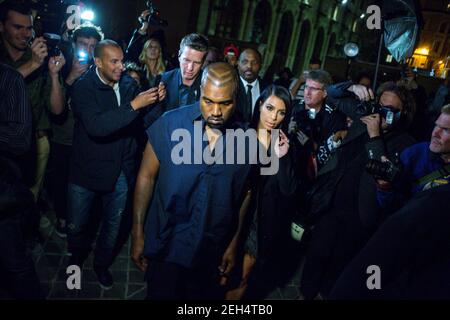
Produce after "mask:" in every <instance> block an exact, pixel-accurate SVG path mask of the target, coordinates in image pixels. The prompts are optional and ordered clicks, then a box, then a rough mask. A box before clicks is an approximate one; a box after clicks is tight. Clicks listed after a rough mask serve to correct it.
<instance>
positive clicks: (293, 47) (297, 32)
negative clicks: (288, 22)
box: [286, 8, 303, 69]
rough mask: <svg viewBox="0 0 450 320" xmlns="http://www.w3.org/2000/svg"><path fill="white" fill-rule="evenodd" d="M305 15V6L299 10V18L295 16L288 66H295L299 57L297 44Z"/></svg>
mask: <svg viewBox="0 0 450 320" xmlns="http://www.w3.org/2000/svg"><path fill="white" fill-rule="evenodd" d="M302 17H303V8H302V9H300V10H299V11H298V12H297V18H295V17H294V27H293V30H292V36H291V43H290V45H289V51H288V58H287V61H286V67H289V68H291V69H292V68H293V67H294V62H295V59H296V58H297V57H296V55H297V46H298V43H299V40H300V39H299V37H300V31H301V25H302Z"/></svg>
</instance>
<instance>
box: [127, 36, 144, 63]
mask: <svg viewBox="0 0 450 320" xmlns="http://www.w3.org/2000/svg"><path fill="white" fill-rule="evenodd" d="M145 40H146V37H145V36H143V35H142V34H140V33H139V30H138V29H136V30H134V32H133V36H132V37H131V40H130V43H128V47H127V50H126V51H125V60H126V61H133V62H135V63H137V64H140V62H139V55H140V54H141V51H142V48H143V47H144V43H145Z"/></svg>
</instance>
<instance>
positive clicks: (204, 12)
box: [197, 0, 213, 34]
mask: <svg viewBox="0 0 450 320" xmlns="http://www.w3.org/2000/svg"><path fill="white" fill-rule="evenodd" d="M209 5H210V0H201V3H200V8H199V12H198V19H197V32H199V33H204V34H206V33H207V31H208V30H206V28H207V26H208V18H211V17H210V16H209V10H212V9H213V8H210V7H209ZM211 5H212V4H211Z"/></svg>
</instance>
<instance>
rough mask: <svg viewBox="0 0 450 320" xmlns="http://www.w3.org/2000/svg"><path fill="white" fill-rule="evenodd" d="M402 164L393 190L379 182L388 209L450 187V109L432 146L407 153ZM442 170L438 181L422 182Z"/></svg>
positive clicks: (445, 109) (440, 120)
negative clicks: (411, 197) (425, 191)
mask: <svg viewBox="0 0 450 320" xmlns="http://www.w3.org/2000/svg"><path fill="white" fill-rule="evenodd" d="M400 161H401V163H402V166H403V172H402V174H401V176H400V178H399V180H398V181H394V183H393V184H392V186H391V185H390V184H389V183H388V182H386V181H383V180H380V179H379V180H377V186H378V194H377V197H378V202H379V203H380V205H381V206H382V207H384V208H389V209H397V208H398V207H400V206H401V205H403V203H404V202H405V200H407V199H408V198H409V197H410V196H411V194H415V193H417V192H419V191H423V190H427V189H431V188H434V187H438V186H441V185H445V184H449V182H450V172H449V170H446V169H445V168H444V167H445V166H446V165H447V164H449V163H450V105H446V106H444V107H442V110H441V114H440V116H439V118H438V119H437V120H436V123H435V127H434V130H433V133H432V135H431V141H430V143H426V142H422V143H418V144H415V145H413V146H411V147H409V148H407V149H405V150H404V151H403V152H402V154H401V156H400ZM439 169H441V170H444V171H443V174H441V175H440V176H438V177H437V178H436V179H431V180H430V181H424V180H421V178H423V177H425V176H427V175H428V174H430V173H432V172H435V171H437V170H439ZM445 172H446V173H445Z"/></svg>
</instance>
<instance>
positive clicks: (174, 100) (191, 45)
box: [145, 33, 209, 127]
mask: <svg viewBox="0 0 450 320" xmlns="http://www.w3.org/2000/svg"><path fill="white" fill-rule="evenodd" d="M208 48H209V41H208V38H206V37H205V36H203V35H201V34H198V33H191V34H188V35H187V36H185V37H184V38H183V39H182V40H181V42H180V50H179V51H178V60H179V62H180V67H179V68H177V69H174V70H171V71H168V72H164V73H163V74H162V75H161V82H162V83H164V85H165V87H166V91H167V93H166V98H165V99H164V101H163V102H162V103H160V104H158V105H157V106H156V107H155V108H152V110H150V112H149V113H148V114H147V115H146V116H145V125H146V126H147V127H149V126H150V125H151V124H152V123H153V122H154V121H155V120H156V119H158V117H160V116H161V115H162V114H163V113H164V112H165V111H168V110H172V109H175V108H178V107H181V106H186V105H188V104H193V103H194V102H196V101H198V100H199V98H200V79H201V71H202V65H203V62H204V61H205V58H206V54H207V53H208Z"/></svg>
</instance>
